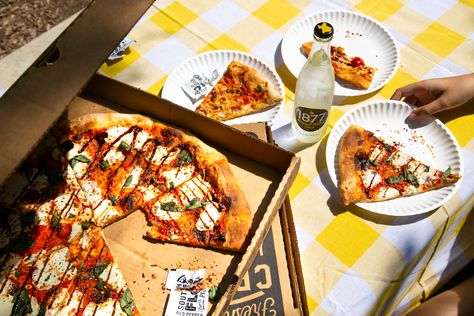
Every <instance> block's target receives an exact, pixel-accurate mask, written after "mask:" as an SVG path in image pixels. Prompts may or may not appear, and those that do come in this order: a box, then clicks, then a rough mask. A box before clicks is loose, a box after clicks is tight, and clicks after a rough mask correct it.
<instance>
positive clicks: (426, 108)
mask: <svg viewBox="0 0 474 316" xmlns="http://www.w3.org/2000/svg"><path fill="white" fill-rule="evenodd" d="M443 108H444V106H443V100H442V99H441V98H438V99H436V100H434V101H433V102H430V103H428V104H426V105H423V106H421V107H419V108H416V109H415V110H414V111H416V113H417V115H433V114H435V113H438V112H440V111H442V110H443Z"/></svg>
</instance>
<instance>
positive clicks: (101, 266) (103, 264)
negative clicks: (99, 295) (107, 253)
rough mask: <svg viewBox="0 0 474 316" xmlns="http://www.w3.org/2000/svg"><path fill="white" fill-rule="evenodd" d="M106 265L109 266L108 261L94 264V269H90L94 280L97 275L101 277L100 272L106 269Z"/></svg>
mask: <svg viewBox="0 0 474 316" xmlns="http://www.w3.org/2000/svg"><path fill="white" fill-rule="evenodd" d="M108 265H109V261H108V260H107V261H104V262H101V263H98V264H96V265H95V266H94V267H92V274H93V275H94V276H95V277H96V278H98V277H99V275H101V274H102V272H104V270H105V268H107V266H108Z"/></svg>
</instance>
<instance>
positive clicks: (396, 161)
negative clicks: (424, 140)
mask: <svg viewBox="0 0 474 316" xmlns="http://www.w3.org/2000/svg"><path fill="white" fill-rule="evenodd" d="M410 160H411V157H410V156H408V155H407V154H405V153H404V152H402V151H400V150H399V151H397V152H396V153H395V154H394V155H393V157H392V160H390V162H391V163H392V165H393V166H394V167H395V168H397V169H400V167H402V166H404V165H406V164H408V162H409V161H410Z"/></svg>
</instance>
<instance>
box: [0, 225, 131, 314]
mask: <svg viewBox="0 0 474 316" xmlns="http://www.w3.org/2000/svg"><path fill="white" fill-rule="evenodd" d="M36 232H37V234H34V236H32V237H37V238H43V239H44V238H45V237H46V235H47V233H46V232H44V231H42V230H41V229H39V230H36ZM1 273H2V274H1V275H2V287H1V291H0V302H1V304H0V310H1V312H2V313H1V314H2V315H10V314H12V315H23V314H31V315H45V314H46V315H50V314H51V315H56V314H58V315H69V314H74V315H92V314H97V315H112V314H113V315H139V312H138V309H137V308H136V306H135V304H134V301H133V298H132V296H131V294H130V290H129V289H128V287H127V285H126V283H125V281H124V280H123V277H122V275H121V273H120V271H119V270H118V267H117V264H116V262H115V261H114V259H113V257H112V256H111V254H110V251H109V249H108V247H107V245H106V244H105V240H104V239H103V237H102V235H101V232H100V230H99V228H97V227H96V226H91V227H90V228H88V229H87V230H83V231H82V230H81V231H80V232H79V233H77V234H71V235H67V234H64V235H63V236H62V238H49V239H47V241H46V242H45V244H44V247H43V248H42V249H41V250H39V251H37V252H31V251H26V252H23V253H22V252H18V251H14V252H12V253H10V256H9V258H8V260H7V261H6V264H5V265H4V267H3V269H2V272H1Z"/></svg>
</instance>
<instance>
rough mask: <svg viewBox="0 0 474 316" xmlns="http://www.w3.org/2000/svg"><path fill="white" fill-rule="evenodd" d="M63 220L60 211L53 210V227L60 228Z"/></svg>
mask: <svg viewBox="0 0 474 316" xmlns="http://www.w3.org/2000/svg"><path fill="white" fill-rule="evenodd" d="M60 220H61V216H59V213H58V211H56V210H55V211H54V212H53V216H52V217H51V228H52V229H54V230H56V229H58V228H59V221H60Z"/></svg>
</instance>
